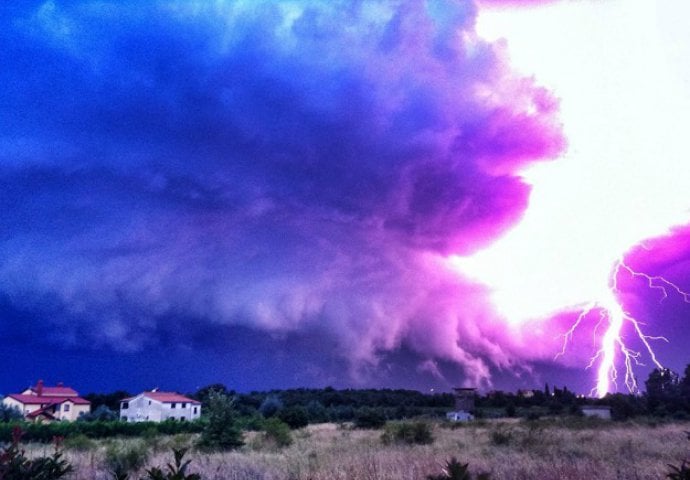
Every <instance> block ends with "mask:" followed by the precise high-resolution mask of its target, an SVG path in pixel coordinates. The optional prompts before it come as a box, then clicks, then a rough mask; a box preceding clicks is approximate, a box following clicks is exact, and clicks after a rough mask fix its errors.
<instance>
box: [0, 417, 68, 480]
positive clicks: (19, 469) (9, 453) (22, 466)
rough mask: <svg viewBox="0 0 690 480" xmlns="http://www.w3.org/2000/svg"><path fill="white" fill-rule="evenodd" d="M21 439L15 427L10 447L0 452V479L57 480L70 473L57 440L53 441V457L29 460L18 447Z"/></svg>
mask: <svg viewBox="0 0 690 480" xmlns="http://www.w3.org/2000/svg"><path fill="white" fill-rule="evenodd" d="M21 438H22V431H21V429H20V428H19V427H15V428H14V430H13V432H12V441H11V443H10V445H9V446H8V447H6V448H4V449H2V450H0V479H2V480H57V479H60V478H63V477H64V476H65V475H67V474H68V473H70V472H71V471H72V466H71V465H70V464H69V463H67V461H66V460H64V459H63V458H62V452H61V451H60V440H59V439H54V442H55V451H54V452H53V455H51V456H50V457H37V458H33V459H31V460H29V459H28V458H27V457H26V456H25V453H24V450H22V449H21V447H20V441H21Z"/></svg>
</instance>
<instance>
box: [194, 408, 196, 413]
mask: <svg viewBox="0 0 690 480" xmlns="http://www.w3.org/2000/svg"><path fill="white" fill-rule="evenodd" d="M194 414H195V415H196V407H194Z"/></svg>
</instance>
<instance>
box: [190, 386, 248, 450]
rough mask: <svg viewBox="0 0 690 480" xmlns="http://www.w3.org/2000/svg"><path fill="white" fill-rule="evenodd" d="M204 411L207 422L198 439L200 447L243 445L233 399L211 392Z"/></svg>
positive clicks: (212, 447)
mask: <svg viewBox="0 0 690 480" xmlns="http://www.w3.org/2000/svg"><path fill="white" fill-rule="evenodd" d="M206 412H207V414H208V417H207V423H206V426H205V427H204V430H203V432H202V433H201V438H200V439H199V446H200V447H202V448H205V449H210V450H230V449H233V448H237V447H241V446H242V445H244V441H243V440H242V430H241V429H240V427H239V424H238V422H237V412H236V411H235V402H234V400H233V399H231V398H230V397H228V396H227V395H225V394H223V393H219V392H215V391H214V392H211V393H210V394H209V403H208V407H207V408H206Z"/></svg>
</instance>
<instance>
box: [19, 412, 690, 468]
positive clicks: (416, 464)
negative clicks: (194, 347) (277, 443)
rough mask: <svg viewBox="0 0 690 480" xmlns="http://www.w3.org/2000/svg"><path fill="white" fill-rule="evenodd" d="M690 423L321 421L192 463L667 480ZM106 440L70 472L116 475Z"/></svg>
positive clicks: (155, 447) (164, 454) (196, 455)
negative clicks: (425, 427) (430, 436)
mask: <svg viewBox="0 0 690 480" xmlns="http://www.w3.org/2000/svg"><path fill="white" fill-rule="evenodd" d="M687 430H690V423H676V424H664V425H658V426H654V425H646V424H616V423H610V422H609V423H591V422H582V421H579V422H567V421H557V420H554V421H537V422H524V421H497V422H487V423H480V424H476V425H469V426H463V427H460V428H455V429H451V428H444V427H442V426H441V425H435V426H434V437H435V441H434V442H433V443H432V444H430V445H395V444H394V445H385V444H383V442H381V439H380V437H381V431H375V430H352V429H350V428H347V427H343V426H337V425H334V424H323V425H314V426H310V427H308V428H306V429H303V430H300V431H297V432H295V433H294V438H295V442H294V443H293V444H292V445H291V446H290V447H287V448H284V449H275V448H272V447H271V445H266V444H265V443H263V442H262V441H261V438H260V437H259V436H258V434H253V433H249V434H247V436H246V438H245V440H246V441H247V445H246V446H245V447H243V448H242V449H240V450H238V451H234V452H228V453H215V454H205V453H201V452H192V453H191V454H190V457H189V458H191V459H192V462H193V463H192V467H193V468H192V469H191V470H193V471H196V472H199V473H201V475H202V477H203V478H204V479H207V480H240V479H242V480H244V479H265V480H272V479H276V480H278V479H286V480H287V479H290V480H298V479H303V480H307V479H310V480H336V479H343V480H345V479H348V480H349V479H352V480H358V479H361V480H376V479H390V480H393V479H395V480H413V479H414V480H421V479H425V478H426V476H427V475H428V474H431V473H435V474H436V473H440V470H441V466H442V464H443V463H444V462H445V461H446V460H448V459H449V458H450V457H451V456H455V457H457V458H458V459H459V460H460V461H462V462H469V464H470V470H471V471H472V472H475V473H477V472H489V473H490V474H491V478H492V479H530V480H531V479H602V480H605V479H661V478H665V475H666V473H667V472H668V470H669V469H668V466H667V464H669V463H672V464H676V465H678V464H679V463H680V460H682V459H684V458H688V457H690V442H689V441H688V439H687V435H686V434H685V433H684V432H685V431H687ZM191 440H192V439H191V438H190V437H186V438H185V437H182V438H176V439H172V438H167V439H166V438H158V439H149V440H116V442H141V446H145V449H146V450H147V451H150V452H151V454H150V456H149V457H148V460H147V465H161V464H164V463H165V462H167V461H169V460H170V451H169V449H168V448H167V447H168V444H169V443H170V442H173V441H174V442H177V443H178V444H180V443H184V442H185V441H191ZM111 442H112V441H111ZM106 443H107V442H98V443H96V444H92V445H91V448H86V449H84V450H76V449H68V450H67V452H66V455H67V457H68V459H69V460H70V462H71V463H72V464H73V465H74V467H75V472H74V473H73V474H72V475H71V477H70V478H72V479H79V480H94V479H106V478H110V477H109V476H108V475H107V472H106V470H105V467H104V455H105V453H104V452H105V449H106ZM31 450H32V451H33V452H34V453H42V452H43V451H46V450H49V447H46V446H37V445H33V446H31ZM132 478H136V479H138V478H139V475H134V476H133V477H132Z"/></svg>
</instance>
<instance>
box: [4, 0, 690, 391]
mask: <svg viewBox="0 0 690 480" xmlns="http://www.w3.org/2000/svg"><path fill="white" fill-rule="evenodd" d="M684 13H690V12H689V11H688V7H687V6H685V5H684V3H683V2H681V1H680V0H668V2H659V3H655V2H643V1H641V0H640V1H638V0H630V1H625V2H624V1H618V0H582V1H577V2H576V1H568V0H561V1H530V2H516V1H513V2H511V1H491V0H482V1H480V2H473V1H469V0H428V1H422V0H418V1H413V2H407V1H405V2H403V1H383V0H381V1H377V0H371V1H328V2H326V1H318V0H313V1H306V0H305V1H302V0H291V1H288V0H285V1H261V0H258V1H242V0H225V1H223V0H218V1H214V2H202V1H196V2H195V1H182V0H167V1H151V2H146V3H141V2H134V1H130V2H128V1H120V2H109V1H95V0H83V1H82V0H76V1H20V2H13V3H12V5H11V6H2V7H0V41H1V43H2V44H3V45H4V47H3V49H0V64H1V65H3V68H2V69H0V84H1V85H3V88H2V89H0V225H1V226H2V228H1V229H0V365H3V367H2V368H0V392H2V393H11V392H15V391H19V390H21V389H23V388H24V387H26V386H27V385H29V384H30V383H33V382H35V381H36V380H37V379H39V378H41V379H43V380H45V381H46V382H47V383H55V382H58V381H63V382H65V383H67V384H70V385H72V386H73V387H75V388H76V389H78V390H80V391H82V392H87V391H112V390H116V389H127V390H131V391H137V390H142V389H147V388H153V387H160V388H162V389H170V390H178V391H192V390H194V389H196V388H199V387H201V386H203V385H206V384H209V383H215V382H221V383H224V384H226V385H228V386H229V387H230V388H234V389H236V390H239V391H248V390H253V389H256V390H263V389H270V388H287V387H300V386H308V387H325V386H328V385H331V386H335V387H341V388H342V387H355V388H357V387H403V388H415V389H419V390H423V391H428V390H431V389H434V391H444V390H448V389H449V388H450V387H452V386H457V385H465V386H478V387H480V388H481V389H482V390H484V391H486V390H489V389H494V388H497V389H504V390H514V389H516V388H531V387H537V388H539V387H541V386H543V384H544V382H549V383H550V384H551V385H554V384H555V385H562V384H568V385H569V386H570V387H571V388H573V389H574V390H576V391H582V392H583V393H585V392H590V389H591V388H593V387H595V385H597V381H598V377H601V376H602V375H603V376H604V377H606V378H607V379H609V380H611V381H610V382H608V383H607V384H606V387H605V389H606V390H608V391H613V390H615V389H618V390H620V391H625V389H626V385H625V383H626V382H624V381H622V379H623V375H622V372H623V371H624V370H625V368H624V367H625V360H626V355H625V354H626V352H627V353H629V354H630V352H634V351H640V352H641V354H640V357H639V358H637V357H636V358H635V360H637V361H639V362H641V363H644V365H634V375H636V376H639V379H640V383H643V380H644V378H646V374H647V373H648V371H649V369H650V368H651V367H653V366H654V365H655V361H656V362H657V363H658V364H660V365H663V366H668V367H670V368H673V369H675V370H682V369H683V368H684V366H685V365H686V364H688V363H690V354H688V353H687V350H686V349H685V348H684V345H686V344H687V341H688V340H690V330H689V329H688V322H689V321H690V303H687V301H690V299H689V298H688V297H687V296H684V295H683V292H684V291H688V290H690V195H688V193H687V192H690V163H689V162H688V161H687V159H686V157H685V152H686V151H687V145H686V142H685V141H684V140H685V138H686V137H687V135H685V131H684V130H685V129H686V128H687V127H686V125H688V124H689V123H688V122H687V118H686V116H687V115H688V112H690V109H689V108H688V107H690V105H688V102H690V95H688V90H689V89H690V83H689V82H690V62H688V60H687V58H690V38H689V37H688V34H687V33H686V32H685V28H683V24H682V23H683V22H682V19H683V18H685V17H684V16H683V14H684ZM621 266H622V267H624V268H621ZM617 267H618V268H617ZM614 281H615V285H614V283H613V282H614ZM674 287H676V288H674ZM662 288H663V289H665V290H664V291H662ZM664 294H665V297H664ZM607 312H608V315H607ZM581 314H582V315H581ZM619 317H620V318H621V319H622V324H621V326H620V327H619V328H617V329H616V330H615V331H613V329H612V328H613V327H612V326H613V325H614V324H615V319H616V318H619ZM578 319H579V320H580V321H579V322H578ZM575 324H577V328H575V329H574V330H570V329H571V327H572V326H573V325H575ZM636 327H637V328H639V330H638V329H636ZM569 331H570V332H571V334H570V335H566V334H567V333H568V332H569ZM605 332H606V333H609V335H608V336H607V335H606V334H605ZM661 336H663V337H665V339H661V338H657V337H661ZM652 337H654V338H652ZM607 338H608V340H607ZM566 340H567V341H566ZM564 341H565V342H564ZM607 342H608V343H607ZM645 343H648V344H649V347H650V348H649V349H647V345H645ZM607 345H608V346H607ZM604 349H605V350H606V352H605V353H601V352H600V351H602V350H604ZM598 352H600V353H599V354H598ZM627 358H628V359H630V358H631V356H630V355H628V357H627ZM607 359H608V360H610V365H609V363H607V361H608V360H607ZM588 365H590V366H589V368H587V366H588ZM616 369H617V370H616ZM614 370H615V371H617V372H619V376H618V377H617V378H618V379H619V381H618V382H613V377H612V376H613V375H615V373H614ZM602 372H603V373H602ZM629 386H630V385H628V387H629ZM633 386H634V385H633Z"/></svg>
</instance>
